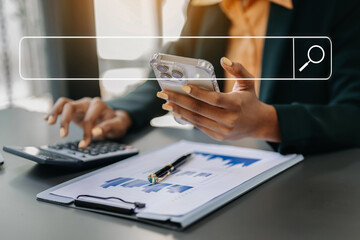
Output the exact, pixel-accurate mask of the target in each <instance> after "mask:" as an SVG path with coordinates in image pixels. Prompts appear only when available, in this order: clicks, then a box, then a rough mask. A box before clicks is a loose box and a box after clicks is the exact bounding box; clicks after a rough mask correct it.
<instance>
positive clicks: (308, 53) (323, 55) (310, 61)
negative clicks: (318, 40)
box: [299, 45, 325, 72]
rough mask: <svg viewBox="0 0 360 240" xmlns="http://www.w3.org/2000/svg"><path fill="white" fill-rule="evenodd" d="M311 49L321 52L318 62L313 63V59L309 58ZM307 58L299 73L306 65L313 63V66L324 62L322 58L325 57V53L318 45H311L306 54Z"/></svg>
mask: <svg viewBox="0 0 360 240" xmlns="http://www.w3.org/2000/svg"><path fill="white" fill-rule="evenodd" d="M313 48H319V49H320V50H321V52H322V57H321V59H320V60H318V61H314V60H313V59H311V56H310V52H311V50H312V49H313ZM307 57H308V60H309V61H307V62H306V63H305V64H304V65H303V66H302V67H301V68H300V69H299V71H300V72H302V71H303V70H304V69H305V68H306V67H307V66H308V65H309V63H313V64H318V63H321V62H322V61H323V60H324V57H325V51H324V49H323V48H322V47H320V46H319V45H313V46H312V47H311V48H309V50H308V52H307Z"/></svg>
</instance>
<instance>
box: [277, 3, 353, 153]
mask: <svg viewBox="0 0 360 240" xmlns="http://www.w3.org/2000/svg"><path fill="white" fill-rule="evenodd" d="M355 2H356V3H355ZM338 3H339V6H338V8H337V9H338V10H339V9H341V10H339V11H336V14H335V16H334V23H333V26H334V27H333V28H332V30H331V32H332V34H331V39H332V42H333V75H332V77H331V79H330V80H328V81H329V82H328V94H329V102H328V104H326V105H316V104H301V103H293V104H283V105H282V104H280V105H276V104H275V105H274V107H275V108H276V111H277V115H278V119H279V123H280V129H281V136H282V142H281V143H280V144H278V145H277V146H276V147H277V150H278V151H279V152H280V153H283V154H286V153H303V154H306V153H314V152H322V151H331V150H336V149H339V148H344V147H359V146H360V47H359V43H360V22H359V19H358V11H357V9H359V7H360V6H359V3H358V1H354V2H353V3H354V4H356V5H357V6H356V7H355V6H354V4H345V3H343V2H341V1H338ZM351 5H353V6H351ZM344 6H346V8H347V9H345V11H343V10H344Z"/></svg>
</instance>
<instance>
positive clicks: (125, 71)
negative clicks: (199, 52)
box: [94, 0, 189, 99]
mask: <svg viewBox="0 0 360 240" xmlns="http://www.w3.org/2000/svg"><path fill="white" fill-rule="evenodd" d="M188 1H189V0H121V1H120V0H94V3H95V4H94V5H95V21H96V34H97V36H161V35H163V36H179V35H180V32H181V29H182V26H183V25H184V22H185V10H186V6H187V4H188ZM161 19H162V21H160V20H161ZM165 42H166V41H165ZM165 42H162V41H161V39H160V40H157V39H152V40H151V39H148V40H147V41H145V42H142V44H136V41H135V42H133V43H128V44H132V46H131V47H124V46H121V44H119V41H118V40H116V39H98V40H97V47H98V56H99V67H100V77H101V78H116V77H122V78H126V77H128V76H130V77H129V78H136V77H142V78H143V77H146V76H147V75H148V74H149V68H148V62H149V59H150V57H151V55H152V54H154V53H155V52H156V51H157V50H158V49H159V47H161V45H162V44H163V43H165ZM140 83H141V82H140V81H136V80H129V81H116V80H103V81H101V88H102V94H103V97H104V98H105V99H108V98H111V97H114V96H119V95H123V94H125V93H126V92H127V91H128V90H130V89H133V88H134V87H135V86H136V85H138V84H140Z"/></svg>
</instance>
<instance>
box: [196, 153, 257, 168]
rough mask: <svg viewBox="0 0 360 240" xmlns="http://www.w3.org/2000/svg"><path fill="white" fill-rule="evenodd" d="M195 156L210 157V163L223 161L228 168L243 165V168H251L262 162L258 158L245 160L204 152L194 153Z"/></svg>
mask: <svg viewBox="0 0 360 240" xmlns="http://www.w3.org/2000/svg"><path fill="white" fill-rule="evenodd" d="M194 154H195V155H202V156H204V157H208V159H207V160H208V161H210V160H214V159H219V158H220V159H221V160H222V161H223V162H224V163H225V164H224V166H227V167H234V166H237V165H242V166H243V167H247V166H250V165H251V164H254V163H256V162H257V161H260V159H258V158H244V157H234V156H226V155H217V154H212V153H203V152H194Z"/></svg>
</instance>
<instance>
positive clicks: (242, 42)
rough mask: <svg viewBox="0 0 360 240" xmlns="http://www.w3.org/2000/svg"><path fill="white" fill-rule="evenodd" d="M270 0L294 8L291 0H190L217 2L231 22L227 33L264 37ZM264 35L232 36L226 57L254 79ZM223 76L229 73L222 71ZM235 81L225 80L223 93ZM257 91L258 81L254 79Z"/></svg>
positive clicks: (257, 75)
mask: <svg viewBox="0 0 360 240" xmlns="http://www.w3.org/2000/svg"><path fill="white" fill-rule="evenodd" d="M270 2H273V3H276V4H278V5H281V6H283V7H285V8H288V9H293V4H292V0H193V1H192V2H191V3H192V4H193V5H212V4H220V7H221V9H222V11H223V12H224V13H225V14H226V15H227V17H228V18H229V19H230V21H231V27H230V29H229V36H265V35H266V29H267V23H268V18H269V12H270ZM264 43H265V39H264V38H257V39H255V38H231V39H229V45H228V47H227V52H226V57H227V58H229V59H230V60H231V61H234V62H239V63H241V64H242V65H244V67H245V68H246V69H247V70H248V71H249V72H250V73H251V74H252V75H254V77H256V78H260V77H261V62H262V55H263V49H264ZM225 77H227V78H231V77H232V76H231V75H230V74H228V73H225ZM234 83H235V81H234V80H227V81H226V83H225V89H224V90H225V92H231V91H232V88H233V86H234ZM255 88H256V90H257V91H256V92H257V94H258V93H259V89H260V81H256V82H255Z"/></svg>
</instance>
